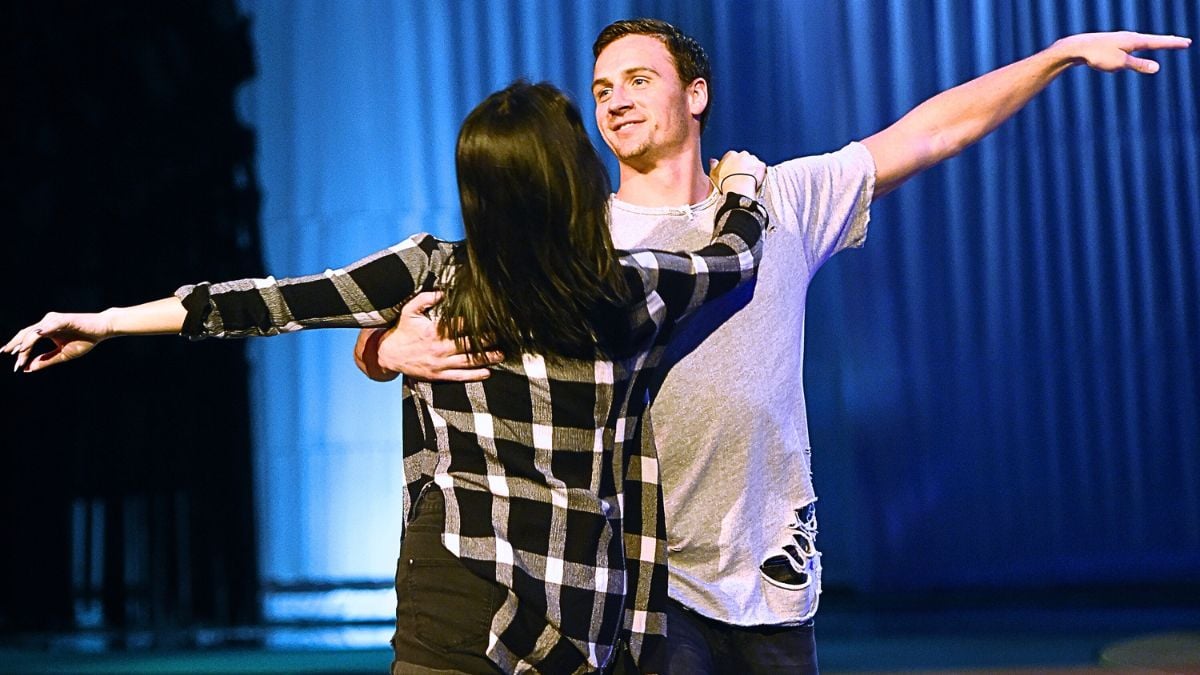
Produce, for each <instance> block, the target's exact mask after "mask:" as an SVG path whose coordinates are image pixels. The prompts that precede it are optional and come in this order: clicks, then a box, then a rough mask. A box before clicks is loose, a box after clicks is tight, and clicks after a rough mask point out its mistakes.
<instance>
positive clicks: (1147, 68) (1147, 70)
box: [1125, 55, 1158, 75]
mask: <svg viewBox="0 0 1200 675" xmlns="http://www.w3.org/2000/svg"><path fill="white" fill-rule="evenodd" d="M1125 67H1126V68H1128V69H1129V70H1133V71H1136V72H1139V73H1143V74H1145V75H1153V74H1154V73H1157V72H1158V62H1157V61H1152V60H1150V59H1140V58H1138V57H1136V56H1129V55H1126V57H1125Z"/></svg>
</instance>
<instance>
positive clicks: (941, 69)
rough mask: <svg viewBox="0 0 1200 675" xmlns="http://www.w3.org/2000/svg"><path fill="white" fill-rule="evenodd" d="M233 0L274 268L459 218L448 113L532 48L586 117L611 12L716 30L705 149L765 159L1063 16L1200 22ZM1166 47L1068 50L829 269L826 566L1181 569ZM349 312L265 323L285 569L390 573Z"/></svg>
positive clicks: (1178, 215) (891, 580)
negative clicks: (1150, 72)
mask: <svg viewBox="0 0 1200 675" xmlns="http://www.w3.org/2000/svg"><path fill="white" fill-rule="evenodd" d="M243 6H244V7H245V8H246V9H247V11H248V12H249V13H250V14H251V15H252V17H253V25H254V36H255V40H256V42H257V48H258V64H259V75H258V79H257V80H256V81H255V83H254V84H253V85H251V86H250V87H248V88H247V90H246V92H245V93H244V97H243V101H242V104H243V108H244V110H245V114H246V115H247V117H248V119H249V120H250V121H251V122H252V123H253V125H254V126H255V128H256V129H257V132H258V139H259V176H260V180H261V181H262V183H263V185H262V187H263V190H264V193H265V202H264V208H263V216H262V220H263V222H262V227H263V242H264V248H265V251H266V257H267V263H268V269H269V270H271V271H272V273H274V274H276V275H290V274H302V273H311V272H314V271H320V270H322V269H324V268H326V267H330V266H335V265H341V264H344V263H347V262H349V261H351V260H354V259H356V258H357V257H360V256H362V255H365V254H367V253H370V252H372V251H375V250H377V249H379V248H383V247H385V246H387V245H390V244H392V243H394V242H395V241H397V240H398V239H400V238H402V237H403V236H406V235H408V234H410V233H412V232H416V231H430V232H434V233H436V234H438V235H440V236H444V237H456V236H458V233H459V232H460V227H459V220H458V207H457V196H456V191H455V180H454V172H453V153H454V142H455V138H456V133H457V129H458V126H459V124H460V122H461V120H462V118H463V117H464V116H465V115H466V113H467V112H468V111H469V110H470V109H471V107H473V106H474V105H475V104H476V103H477V102H479V101H480V100H481V99H482V98H483V97H484V96H485V95H486V94H487V93H489V92H491V91H493V90H495V89H497V88H499V87H502V86H504V85H505V84H507V83H508V82H509V81H511V80H512V79H514V78H517V77H526V78H529V79H531V80H535V81H536V80H542V79H547V80H550V81H552V82H554V83H556V84H558V85H559V86H561V87H563V88H564V89H566V90H567V91H569V92H570V93H571V94H572V95H573V96H574V97H575V98H576V100H577V101H579V102H580V106H581V108H582V110H583V112H584V116H585V118H586V117H589V116H590V113H591V112H592V106H591V104H590V102H589V99H590V95H589V89H590V80H591V64H592V57H591V50H590V47H591V42H592V40H593V39H594V37H595V34H596V33H597V32H598V31H599V29H600V28H601V27H603V26H604V25H605V24H606V23H608V22H609V21H611V20H613V19H616V18H620V17H626V16H639V15H652V16H660V17H662V18H665V19H667V20H670V21H672V22H675V23H677V24H678V25H679V26H681V27H682V28H683V29H684V30H686V31H687V32H689V33H691V34H693V35H695V36H696V37H697V38H699V39H700V40H701V42H702V43H704V44H705V45H706V46H707V47H708V49H709V51H710V55H711V57H712V59H713V66H714V78H713V79H714V82H713V115H712V118H711V120H710V123H709V128H708V130H707V131H706V132H705V141H704V142H705V150H706V153H707V154H708V155H710V156H719V155H720V154H721V152H723V151H724V150H725V149H727V148H739V149H740V148H745V149H749V150H752V151H754V152H756V153H758V154H759V155H760V156H762V157H763V158H764V159H767V160H769V161H773V162H774V161H781V160H783V159H786V158H789V157H793V156H797V155H801V154H808V153H815V152H824V151H828V150H832V149H835V148H837V147H839V146H841V145H842V144H844V143H845V142H847V141H849V140H853V139H856V138H862V137H865V136H867V135H869V134H870V133H872V132H874V131H876V130H878V129H880V128H882V127H883V126H885V125H887V124H889V123H891V122H892V121H894V120H896V119H897V118H899V117H900V116H901V115H903V114H904V113H905V112H906V111H908V110H909V109H910V108H912V107H913V106H914V105H916V104H918V103H919V102H920V101H922V100H924V99H925V98H928V97H929V96H931V95H933V94H935V93H936V92H938V91H941V90H943V89H945V88H948V87H950V86H953V85H955V84H958V83H960V82H962V81H965V80H966V79H969V78H970V77H973V76H975V75H978V74H981V73H983V72H985V71H987V70H990V69H992V68H995V67H998V66H1001V65H1003V64H1005V63H1008V62H1011V61H1013V60H1016V59H1018V58H1021V57H1023V56H1026V55H1028V54H1030V53H1032V52H1034V51H1036V50H1038V49H1041V48H1043V47H1045V46H1047V45H1049V44H1050V43H1051V42H1053V40H1055V39H1057V38H1058V37H1061V36H1063V35H1066V34H1069V33H1072V32H1080V31H1089V30H1110V29H1121V28H1131V29H1141V30H1147V31H1156V32H1166V33H1177V34H1191V35H1196V34H1200V30H1198V29H1200V17H1198V14H1200V10H1198V8H1197V5H1196V3H1195V1H1194V0H1162V1H1160V2H1152V3H1143V2H1136V1H1134V0H1124V1H1116V0H1114V1H1110V2H1096V3H1058V2H1051V1H1050V0H1022V1H1016V2H994V1H991V0H972V1H971V2H966V3H964V2H959V1H954V0H934V1H932V2H929V3H912V2H906V1H904V0H886V1H879V0H872V1H867V0H847V1H846V2H841V3H824V2H806V1H805V2H785V1H783V0H780V1H779V2H758V3H746V4H739V5H734V4H733V3H725V2H717V1H714V2H669V1H659V2H640V1H636V0H628V1H626V2H611V3H579V4H577V5H567V4H563V3H559V2H556V1H553V0H511V1H509V2H486V3H485V2H472V1H468V0H460V1H451V2H444V3H427V2H405V1H396V2H370V1H367V0H348V1H345V2H337V3H332V2H324V1H321V0H288V1H287V2H284V1H283V0H244V2H243ZM1156 58H1158V59H1159V60H1160V61H1161V62H1162V64H1163V69H1162V71H1161V72H1160V73H1159V74H1158V75H1156V76H1154V77H1144V76H1138V75H1135V74H1131V73H1122V74H1116V75H1108V74H1101V73H1096V72H1091V71H1087V70H1086V69H1075V70H1074V71H1072V72H1069V73H1067V74H1065V75H1064V76H1063V77H1062V78H1060V80H1059V81H1058V82H1056V83H1054V84H1053V85H1051V87H1050V88H1049V89H1048V90H1047V91H1046V92H1044V93H1043V94H1042V95H1041V96H1040V97H1039V98H1038V99H1037V100H1036V101H1035V102H1034V103H1033V104H1031V105H1030V106H1029V108H1028V109H1026V110H1025V111H1023V112H1022V113H1021V114H1019V115H1018V116H1017V117H1016V118H1015V119H1014V120H1011V121H1010V122H1009V123H1008V124H1006V125H1005V126H1003V127H1002V128H1001V129H1000V130H998V131H997V132H996V133H995V134H993V135H992V136H991V137H989V138H988V139H985V140H984V141H983V142H981V143H980V144H979V145H977V146H976V147H973V148H971V149H969V150H968V151H966V152H965V153H963V155H962V156H960V157H958V158H955V159H953V160H951V161H949V162H947V163H946V164H944V165H943V166H940V167H937V168H935V169H932V170H930V171H929V172H927V173H926V174H925V175H923V176H920V177H918V178H916V179H914V180H913V181H911V182H910V184H908V185H906V186H905V187H903V188H902V189H900V190H899V191H897V192H896V193H895V194H893V195H889V196H887V197H886V198H883V199H882V200H880V202H878V203H877V204H876V206H875V207H874V208H873V217H872V224H871V233H870V236H869V238H868V243H867V247H866V248H865V250H863V251H861V252H850V253H845V254H842V255H839V256H837V257H836V258H835V259H834V260H833V261H832V262H830V263H829V265H828V266H827V268H826V269H825V270H824V271H823V272H821V274H819V275H818V276H817V278H816V279H815V281H814V284H813V287H812V290H811V293H810V300H809V316H808V327H807V331H808V335H807V341H808V344H807V352H808V354H807V359H808V372H807V373H806V382H807V393H808V401H809V406H810V411H809V412H810V414H809V418H810V425H811V427H812V434H811V435H812V439H813V445H814V464H815V471H816V481H817V489H818V492H819V493H820V494H821V495H822V501H821V513H822V516H821V520H822V524H823V528H822V548H823V550H824V551H825V556H826V557H825V567H826V576H827V580H828V581H829V583H830V584H833V585H837V584H841V585H846V586H850V587H854V588H858V589H863V590H878V589H884V590H914V589H928V588H942V587H944V588H966V587H969V588H973V587H1020V586H1042V585H1048V584H1055V583H1071V584H1088V583H1113V582H1126V583H1135V582H1136V583H1153V582H1161V581H1164V580H1172V579H1181V578H1191V579H1194V578H1195V570H1196V569H1200V452H1198V450H1200V445H1198V441H1197V437H1198V436H1200V428H1198V427H1200V424H1198V422H1197V416H1198V411H1200V396H1198V387H1197V384H1196V376H1197V374H1198V373H1200V353H1198V352H1200V348H1198V342H1200V338H1198V337H1197V336H1198V335H1200V317H1198V314H1200V311H1198V308H1200V260H1197V249H1198V246H1200V231H1198V230H1200V225H1198V223H1200V188H1198V186H1200V142H1198V139H1200V122H1198V119H1200V118H1198V115H1197V99H1198V97H1197V91H1200V87H1198V86H1197V85H1198V84H1200V81H1198V78H1197V73H1198V68H1200V66H1198V64H1197V58H1198V53H1197V50H1196V48H1193V49H1192V50H1190V51H1189V52H1187V53H1185V54H1168V53H1164V54H1158V55H1156ZM594 138H595V139H596V141H597V145H598V146H599V147H601V149H602V150H603V147H602V145H600V143H599V139H598V137H597V136H594ZM602 154H603V155H605V157H606V158H607V156H608V153H607V151H602ZM607 161H608V162H609V166H610V167H613V168H615V164H614V163H613V162H612V160H611V159H610V158H608V159H607ZM353 340H354V335H353V334H352V331H345V332H332V331H331V332H326V333H324V334H318V333H314V334H302V335H297V336H289V337H285V338H281V339H277V340H271V341H270V342H269V343H265V342H264V343H259V344H256V346H255V347H254V350H253V355H252V356H253V362H254V365H255V372H256V380H255V385H254V386H255V399H256V402H257V407H256V409H255V411H254V415H255V425H256V438H257V444H258V445H257V451H256V452H257V455H256V457H257V459H256V462H257V463H256V471H257V472H258V475H257V476H256V479H257V485H258V487H259V493H258V501H259V514H258V515H259V518H260V519H261V521H262V524H261V527H260V531H261V532H263V533H264V539H263V541H262V544H261V545H262V551H261V556H260V557H261V560H262V565H263V570H262V571H263V576H264V579H265V580H267V581H268V582H289V581H303V580H326V581H328V580H333V581H336V580H339V579H384V580H386V579H388V578H390V577H391V575H392V571H393V570H392V567H393V564H394V561H395V553H396V549H397V546H398V540H399V534H400V522H399V520H400V507H399V505H400V490H401V487H402V485H403V476H402V473H401V462H400V435H399V428H400V419H399V410H400V388H399V386H398V385H395V384H393V385H386V386H384V385H374V384H371V383H369V382H367V380H366V379H365V378H363V377H362V376H361V375H359V374H358V373H357V371H356V370H355V369H354V368H353V366H352V364H351V354H350V350H351V345H352V343H353ZM714 386H717V385H716V383H714ZM735 488H736V486H730V489H735Z"/></svg>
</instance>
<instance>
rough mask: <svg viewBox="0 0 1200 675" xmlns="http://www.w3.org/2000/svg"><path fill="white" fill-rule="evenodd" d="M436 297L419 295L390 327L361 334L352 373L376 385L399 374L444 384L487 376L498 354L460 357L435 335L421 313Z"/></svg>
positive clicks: (452, 346)
mask: <svg viewBox="0 0 1200 675" xmlns="http://www.w3.org/2000/svg"><path fill="white" fill-rule="evenodd" d="M441 299H442V294H441V293H438V292H428V293H420V294H418V295H417V296H415V297H414V298H413V299H412V300H409V301H408V303H407V304H405V305H404V307H402V308H401V309H400V318H398V319H397V320H396V325H394V326H392V327H391V328H386V329H384V328H374V329H368V330H364V331H362V332H361V333H360V334H359V336H358V342H357V343H356V344H355V345H354V363H355V364H356V365H357V366H358V369H359V370H361V371H362V372H363V373H364V374H365V375H366V376H367V377H369V378H371V379H372V380H376V381H378V382H387V381H389V380H394V379H396V376H397V375H400V374H404V375H406V376H407V377H410V378H415V379H418V380H435V381H444V382H478V381H480V380H486V379H487V378H488V376H489V375H491V371H489V370H488V369H487V366H490V365H494V364H497V363H500V362H501V361H503V360H504V355H503V354H501V353H500V352H486V353H484V354H482V355H470V354H464V353H462V352H460V351H459V350H458V346H457V345H456V344H455V343H454V340H450V339H446V338H443V337H441V336H440V335H438V330H437V322H436V321H434V320H433V319H431V318H429V316H428V315H427V314H426V312H427V311H428V310H429V308H431V307H433V306H434V305H436V304H437V303H439V302H441Z"/></svg>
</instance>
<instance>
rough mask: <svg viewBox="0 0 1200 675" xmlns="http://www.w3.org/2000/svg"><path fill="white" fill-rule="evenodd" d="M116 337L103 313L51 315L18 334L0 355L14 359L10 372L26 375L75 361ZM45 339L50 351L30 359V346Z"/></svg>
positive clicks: (31, 349)
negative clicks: (103, 342) (50, 345)
mask: <svg viewBox="0 0 1200 675" xmlns="http://www.w3.org/2000/svg"><path fill="white" fill-rule="evenodd" d="M113 335H115V333H114V332H113V327H112V320H111V318H110V316H108V315H107V313H106V312H101V313H99V314H59V313H58V312H50V313H49V314H47V315H46V316H45V317H43V318H42V320H41V321H39V322H37V323H35V324H33V325H32V326H28V327H26V328H24V329H22V330H20V331H18V332H17V334H16V335H14V336H13V339H11V340H9V341H8V344H6V345H4V347H3V348H0V353H3V354H12V355H14V356H16V357H17V362H16V364H14V365H13V370H14V371H17V370H21V371H23V372H26V373H30V372H33V371H35V370H41V369H43V368H49V367H50V366H53V365H57V364H59V363H63V362H65V361H70V360H71V359H77V358H79V357H80V356H83V355H84V354H86V353H88V352H90V351H92V348H93V347H95V346H96V345H98V344H100V342H101V341H103V340H106V339H108V338H110V337H112V336H113ZM42 338H45V339H47V340H50V341H51V342H53V343H54V348H53V349H51V350H50V351H48V352H46V353H44V354H39V355H38V356H37V357H36V358H33V359H30V355H31V354H32V353H33V346H34V345H35V344H37V341H38V340H40V339H42Z"/></svg>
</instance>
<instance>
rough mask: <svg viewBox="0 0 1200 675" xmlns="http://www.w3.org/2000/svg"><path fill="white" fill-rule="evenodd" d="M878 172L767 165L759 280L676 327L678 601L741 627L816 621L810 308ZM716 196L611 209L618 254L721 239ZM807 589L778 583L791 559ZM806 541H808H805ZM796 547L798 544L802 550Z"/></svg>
mask: <svg viewBox="0 0 1200 675" xmlns="http://www.w3.org/2000/svg"><path fill="white" fill-rule="evenodd" d="M874 187H875V164H874V161H873V159H872V157H871V154H870V152H869V151H868V150H867V149H866V148H865V147H864V146H862V145H861V144H858V143H851V144H849V145H847V146H846V147H845V148H842V149H841V150H839V151H837V152H834V153H830V154H826V155H820V156H813V157H801V158H798V159H793V160H790V161H787V162H784V163H782V164H779V165H777V166H773V167H769V168H768V170H767V178H766V183H765V186H764V188H763V199H764V201H765V204H766V206H767V211H768V213H769V214H770V217H771V224H770V226H769V228H768V230H767V235H766V238H765V240H764V245H765V248H764V251H763V260H762V266H761V267H760V270H759V274H758V278H757V280H756V281H755V282H754V283H751V284H747V285H745V286H743V287H742V288H741V289H739V290H738V291H736V292H734V293H731V294H729V295H727V296H725V297H723V298H721V299H719V300H717V301H716V302H712V303H710V304H708V305H706V306H704V307H703V308H701V310H700V311H699V312H698V313H697V314H696V315H694V316H693V317H691V318H689V319H688V320H686V321H685V322H683V323H681V324H680V325H679V326H678V327H677V328H676V330H675V333H674V334H673V335H672V337H671V342H670V343H669V345H668V346H667V349H666V354H665V357H664V360H663V363H664V369H663V370H664V371H666V369H667V368H669V371H667V374H666V376H665V379H664V381H663V382H662V386H661V389H660V390H659V391H658V392H657V394H656V398H655V400H654V403H653V406H652V408H651V416H652V420H651V422H652V424H653V431H654V439H655V443H656V445H657V446H658V456H659V465H660V471H661V480H662V485H663V491H664V496H665V500H666V501H665V509H666V517H667V540H668V552H669V553H668V564H669V567H670V594H671V597H673V598H675V599H676V600H677V601H679V602H681V603H682V604H684V605H685V606H687V607H690V608H692V609H694V610H696V611H698V612H700V613H701V614H704V615H707V616H710V617H712V618H715V619H718V620H720V621H724V622H726V623H732V624H738V625H766V624H775V625H778V624H793V623H797V622H802V621H807V620H808V619H809V618H811V617H812V615H813V614H814V613H815V612H816V609H817V598H818V594H819V593H820V585H821V584H820V575H821V563H820V554H819V553H817V552H816V550H815V548H813V549H812V550H811V552H810V553H808V552H805V553H807V554H803V555H800V556H796V555H795V552H796V549H795V546H794V545H795V544H796V543H797V540H796V537H797V536H798V535H799V536H800V537H802V538H803V537H806V538H808V540H809V543H811V540H812V536H813V535H815V525H816V524H815V521H811V522H807V523H797V522H796V510H797V509H799V508H800V507H803V506H805V505H807V504H810V503H812V502H813V501H815V500H816V494H815V493H814V492H813V487H812V477H811V468H810V462H809V452H810V449H809V441H808V422H807V418H806V417H805V411H804V391H803V388H802V385H803V363H804V304H805V296H806V295H807V293H808V285H809V282H810V281H811V280H812V277H813V274H815V273H816V271H817V269H818V268H819V267H820V266H821V264H822V263H824V262H825V261H826V260H828V259H829V257H830V256H832V255H833V254H834V253H836V252H838V251H840V250H841V249H843V248H849V247H858V246H861V245H862V243H863V241H864V239H865V238H866V232H867V221H868V220H869V218H870V210H869V209H870V204H871V199H872V195H873V191H874ZM718 205H719V195H718V194H716V193H715V192H714V193H713V194H712V195H710V196H709V197H708V198H707V199H705V200H704V201H703V202H701V203H699V204H694V205H690V206H682V207H662V208H647V207H640V206H635V205H633V204H627V203H625V202H622V201H620V200H618V199H616V198H615V197H614V198H613V200H612V213H611V218H612V232H613V242H614V244H615V245H616V246H617V248H622V249H629V248H639V247H654V248H665V249H682V250H693V249H697V248H700V247H702V246H704V245H706V244H707V243H708V242H709V241H710V240H711V239H712V235H713V216H714V215H715V213H716V210H717V207H718ZM789 543H790V544H793V546H794V548H793V555H792V560H793V561H796V563H797V565H798V566H799V567H801V568H803V570H804V574H802V575H800V577H801V578H805V579H807V582H806V583H804V584H798V583H797V584H791V585H789V584H778V583H772V581H771V580H770V579H769V578H768V576H767V575H765V574H763V573H762V572H761V571H760V565H762V564H763V562H764V561H766V560H768V559H770V558H772V557H775V558H776V560H778V559H779V558H778V556H779V555H781V554H784V553H785V552H784V551H783V547H784V546H785V545H787V544H789ZM800 543H803V542H800ZM800 548H803V546H801V547H800Z"/></svg>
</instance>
